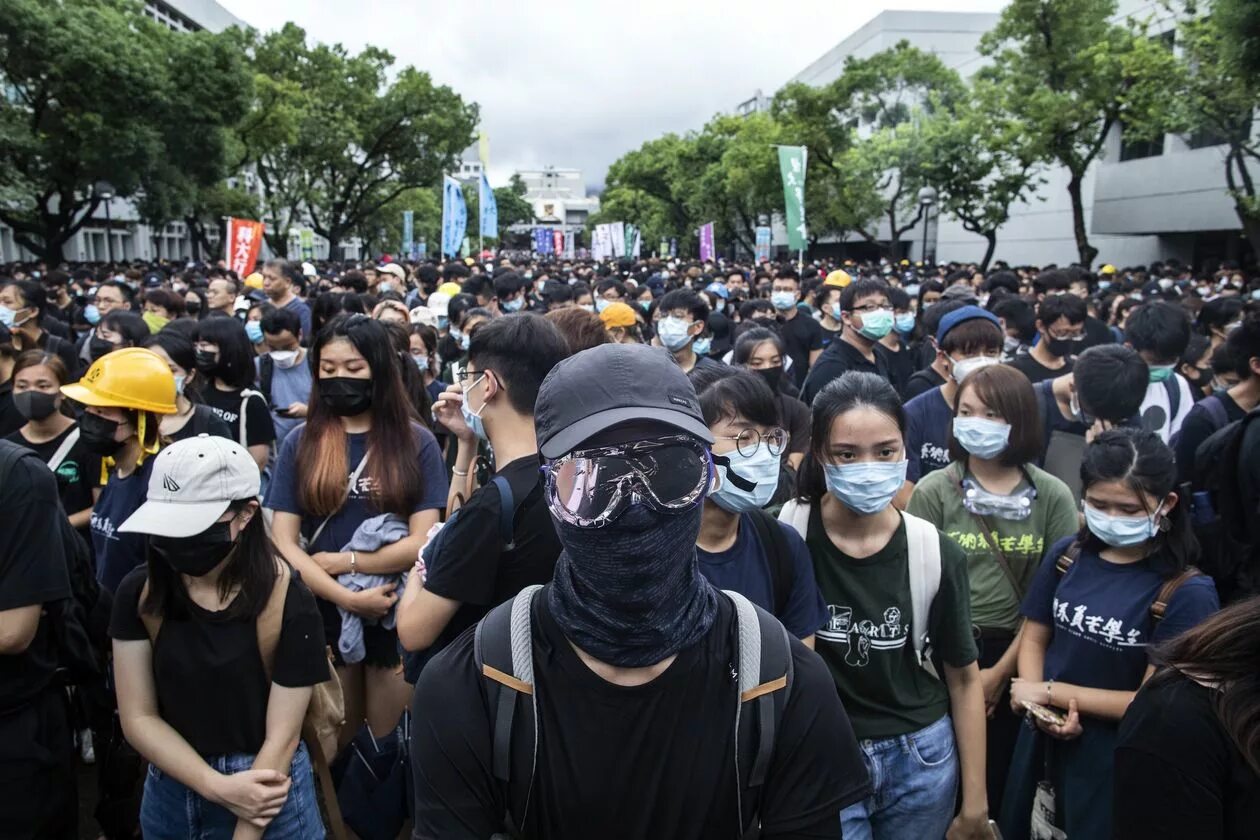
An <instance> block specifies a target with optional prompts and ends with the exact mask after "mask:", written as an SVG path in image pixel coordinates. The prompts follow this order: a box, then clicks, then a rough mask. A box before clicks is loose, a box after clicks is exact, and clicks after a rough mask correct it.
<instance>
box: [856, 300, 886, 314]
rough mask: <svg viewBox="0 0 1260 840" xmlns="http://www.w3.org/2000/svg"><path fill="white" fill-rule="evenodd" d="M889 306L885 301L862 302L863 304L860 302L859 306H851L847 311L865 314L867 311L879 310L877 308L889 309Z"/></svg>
mask: <svg viewBox="0 0 1260 840" xmlns="http://www.w3.org/2000/svg"><path fill="white" fill-rule="evenodd" d="M889 308H890V307H889V306H888V304H887V303H864V304H862V305H861V306H855V307H853V308H852V309H850V310H849V311H850V312H857V313H860V314H862V315H867V314H869V313H871V312H878V311H879V310H881V309H889Z"/></svg>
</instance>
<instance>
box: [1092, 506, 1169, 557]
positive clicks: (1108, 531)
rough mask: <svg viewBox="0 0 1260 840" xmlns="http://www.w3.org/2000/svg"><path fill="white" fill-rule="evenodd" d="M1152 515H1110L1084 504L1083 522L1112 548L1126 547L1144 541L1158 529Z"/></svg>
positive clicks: (1157, 513) (1156, 512) (1154, 516)
mask: <svg viewBox="0 0 1260 840" xmlns="http://www.w3.org/2000/svg"><path fill="white" fill-rule="evenodd" d="M1158 516H1159V510H1158V509H1156V511H1155V514H1154V515H1153V516H1111V515H1110V514H1106V513H1103V512H1102V511H1100V510H1096V509H1095V508H1093V507H1092V506H1090V505H1089V504H1086V505H1085V524H1086V525H1088V526H1089V530H1090V532H1091V533H1093V535H1094V536H1096V537H1098V539H1100V540H1102V541H1103V542H1105V543H1106V544H1107V545H1109V546H1111V547H1112V548H1127V547H1129V546H1134V545H1140V544H1141V543H1144V542H1146V541H1147V540H1149V539H1150V538H1151V537H1153V536H1155V534H1156V533H1157V532H1158V531H1159V528H1158V527H1157V526H1156V524H1155V519H1156V517H1158Z"/></svg>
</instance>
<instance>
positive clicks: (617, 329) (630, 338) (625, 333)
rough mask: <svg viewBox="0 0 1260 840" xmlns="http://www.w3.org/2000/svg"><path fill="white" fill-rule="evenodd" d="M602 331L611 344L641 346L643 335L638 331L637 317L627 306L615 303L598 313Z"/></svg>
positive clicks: (618, 302)
mask: <svg viewBox="0 0 1260 840" xmlns="http://www.w3.org/2000/svg"><path fill="white" fill-rule="evenodd" d="M599 320H601V321H603V322H604V330H605V331H606V332H607V333H608V338H609V339H610V340H611V341H612V343H613V344H642V343H643V333H642V332H641V331H640V329H639V319H638V316H636V315H635V314H634V310H633V309H631V308H630V306H629V305H627V304H624V303H621V302H620V301H616V302H614V303H610V304H608V305H607V306H605V307H604V310H603V311H602V312H600V313H599Z"/></svg>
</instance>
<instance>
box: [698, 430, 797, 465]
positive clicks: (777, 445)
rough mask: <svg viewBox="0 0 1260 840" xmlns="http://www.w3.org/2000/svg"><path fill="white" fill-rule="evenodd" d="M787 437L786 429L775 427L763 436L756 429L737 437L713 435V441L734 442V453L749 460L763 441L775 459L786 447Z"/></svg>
mask: <svg viewBox="0 0 1260 840" xmlns="http://www.w3.org/2000/svg"><path fill="white" fill-rule="evenodd" d="M788 437H789V435H788V433H787V430H786V429H781V428H779V427H777V426H776V427H775V428H773V429H771V430H769V431H768V432H766V433H765V434H764V435H763V434H762V433H761V432H759V431H758V430H756V429H744V430H743V431H742V432H740V433H739V434H737V435H715V436H714V440H733V441H735V451H736V452H738V453H739V454H740V455H741V456H743V457H744V458H751V457H752V456H753V453H755V452H756V451H757V447H758V446H760V445H761V442H762V441H763V440H764V441H765V442H766V448H767V449H769V450H770V454H771V455H774V456H775V457H776V458H777V457H778V456H779V455H782V454H783V450H784V449H785V448H786V447H787V442H788Z"/></svg>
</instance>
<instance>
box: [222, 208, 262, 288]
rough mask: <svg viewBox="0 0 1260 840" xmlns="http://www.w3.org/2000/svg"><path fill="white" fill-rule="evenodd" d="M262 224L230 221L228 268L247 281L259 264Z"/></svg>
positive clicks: (227, 253)
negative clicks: (246, 278)
mask: <svg viewBox="0 0 1260 840" xmlns="http://www.w3.org/2000/svg"><path fill="white" fill-rule="evenodd" d="M262 240H263V226H262V222H254V221H250V220H249V219H228V223H227V248H226V249H225V251H224V258H225V259H226V260H227V264H228V268H230V269H232V270H233V271H235V272H236V276H237V277H239V278H241V279H242V280H244V279H245V277H247V276H248V275H250V274H252V273H253V272H254V266H255V265H256V264H257V262H258V250H259V249H260V248H262Z"/></svg>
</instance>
